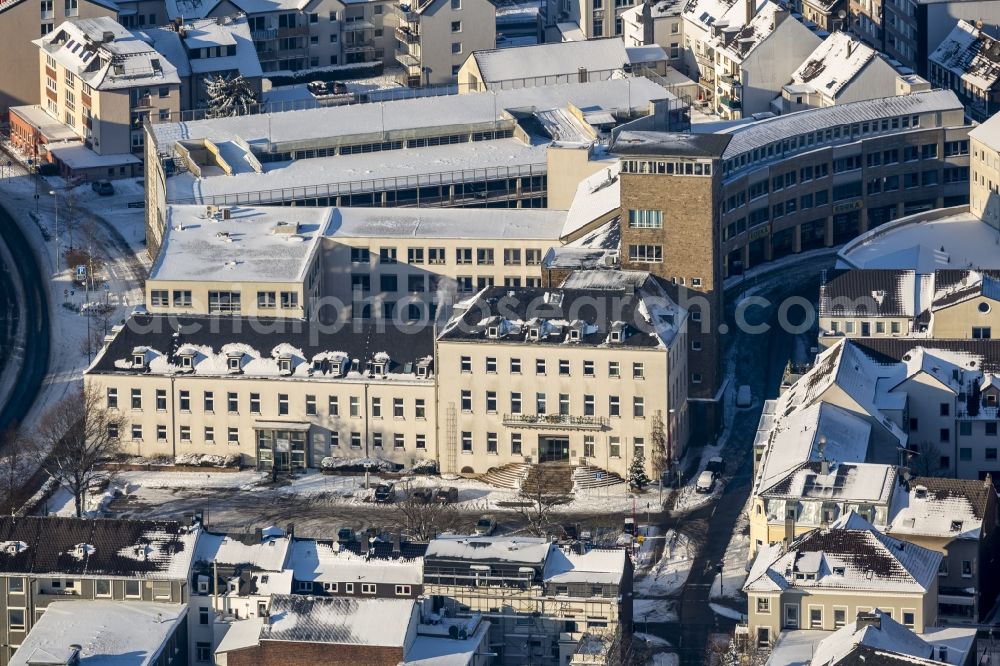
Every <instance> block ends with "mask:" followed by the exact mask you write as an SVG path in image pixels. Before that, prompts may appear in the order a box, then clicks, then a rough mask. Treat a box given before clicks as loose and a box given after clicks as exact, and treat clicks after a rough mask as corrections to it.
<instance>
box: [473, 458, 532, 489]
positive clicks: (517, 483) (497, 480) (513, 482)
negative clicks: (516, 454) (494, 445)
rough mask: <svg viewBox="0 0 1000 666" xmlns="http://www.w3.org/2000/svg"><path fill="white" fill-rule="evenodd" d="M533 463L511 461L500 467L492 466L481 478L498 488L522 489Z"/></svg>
mask: <svg viewBox="0 0 1000 666" xmlns="http://www.w3.org/2000/svg"><path fill="white" fill-rule="evenodd" d="M530 468H531V465H528V464H526V463H510V464H509V465H501V466H500V467H491V468H490V469H489V470H487V471H486V474H483V475H482V476H481V477H479V478H480V480H481V481H485V482H486V483H488V484H490V485H491V486H496V487H497V488H507V489H509V490H520V489H521V483H522V482H523V481H524V477H525V476H527V474H528V470H529V469H530Z"/></svg>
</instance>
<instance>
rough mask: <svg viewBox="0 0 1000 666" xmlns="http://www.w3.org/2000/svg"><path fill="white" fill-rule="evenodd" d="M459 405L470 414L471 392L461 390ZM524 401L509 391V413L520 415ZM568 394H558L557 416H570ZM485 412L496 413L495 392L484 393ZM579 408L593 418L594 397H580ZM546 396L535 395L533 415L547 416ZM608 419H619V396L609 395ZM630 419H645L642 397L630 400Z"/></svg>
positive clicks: (543, 394) (471, 410)
mask: <svg viewBox="0 0 1000 666" xmlns="http://www.w3.org/2000/svg"><path fill="white" fill-rule="evenodd" d="M459 399H460V403H459V404H460V405H461V409H462V412H464V413H467V414H471V413H472V412H473V411H474V410H473V398H472V391H471V390H468V389H462V390H461V392H460V395H459ZM523 403H524V399H523V397H522V394H521V392H520V391H511V393H510V403H509V404H510V413H511V414H522V413H524V412H523V408H524V404H523ZM570 403H571V399H570V394H569V393H560V394H559V401H558V404H559V412H558V413H559V414H560V415H561V416H569V414H570ZM485 406H486V412H487V413H489V414H495V413H497V392H496V391H486V402H485ZM581 407H582V414H583V416H595V415H596V407H595V397H594V396H593V395H591V394H585V395H583V396H582V397H581ZM548 413H549V411H548V396H547V394H545V393H541V392H539V393H535V414H537V415H539V416H544V415H546V414H548ZM607 415H608V416H609V417H620V416H621V415H622V413H621V396H617V395H611V396H608V414H607ZM632 417H633V418H637V419H642V418H646V400H645V398H643V397H642V396H633V398H632Z"/></svg>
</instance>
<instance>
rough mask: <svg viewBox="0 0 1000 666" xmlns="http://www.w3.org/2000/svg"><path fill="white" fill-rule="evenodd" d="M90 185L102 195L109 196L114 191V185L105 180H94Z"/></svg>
mask: <svg viewBox="0 0 1000 666" xmlns="http://www.w3.org/2000/svg"><path fill="white" fill-rule="evenodd" d="M90 187H91V188H92V189H93V190H94V191H95V192H97V193H98V194H99V195H101V196H102V197H110V196H111V195H112V194H114V193H115V186H114V185H112V184H111V183H109V182H108V181H106V180H95V181H94V182H93V183H91V184H90Z"/></svg>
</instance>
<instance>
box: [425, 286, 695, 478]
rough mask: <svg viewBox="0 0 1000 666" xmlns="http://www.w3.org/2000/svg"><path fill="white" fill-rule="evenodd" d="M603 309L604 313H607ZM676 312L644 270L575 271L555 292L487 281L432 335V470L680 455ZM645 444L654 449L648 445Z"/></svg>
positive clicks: (608, 465) (681, 369) (683, 437)
mask: <svg viewBox="0 0 1000 666" xmlns="http://www.w3.org/2000/svg"><path fill="white" fill-rule="evenodd" d="M612 313H614V314H612ZM686 315H687V313H686V312H684V311H683V310H682V309H680V308H678V307H677V306H676V305H675V304H674V302H673V301H672V300H671V299H670V298H669V297H668V295H667V292H666V290H665V289H664V287H663V286H662V284H661V283H660V282H659V281H658V280H657V279H656V278H654V277H652V276H650V275H649V274H648V273H639V272H618V271H580V272H576V273H574V274H573V275H571V276H570V277H569V278H568V279H567V280H566V281H565V282H564V283H563V285H562V286H561V287H560V288H557V289H528V288H507V287H493V288H488V289H486V290H485V291H483V292H481V293H480V294H478V295H477V296H476V297H475V298H474V299H471V300H469V301H468V302H463V303H460V304H459V305H458V306H456V312H455V315H454V316H453V317H452V319H451V320H450V321H449V322H448V324H447V325H446V326H445V327H444V328H443V330H442V332H441V334H440V336H439V337H438V341H437V357H438V358H440V359H441V360H440V363H439V364H438V365H439V368H438V373H439V377H440V380H439V385H440V388H439V391H438V411H439V417H438V418H439V420H441V422H443V423H444V422H447V423H453V424H455V425H454V426H453V427H449V428H448V429H447V431H445V432H444V433H442V435H443V438H442V439H440V440H439V443H438V446H439V455H440V461H441V469H442V470H444V471H454V472H462V473H478V472H483V471H486V469H487V468H490V467H497V466H501V465H504V464H507V463H510V462H532V463H535V462H550V461H555V462H566V463H571V464H574V465H590V466H595V467H599V468H602V469H605V470H607V471H609V472H613V473H616V474H618V475H619V476H622V477H623V478H624V477H625V476H626V475H627V470H628V467H629V464H630V463H631V462H632V459H633V458H634V457H635V456H636V455H640V454H641V455H642V456H643V457H644V459H645V461H646V466H647V469H648V470H649V471H650V472H654V471H655V470H654V469H653V467H652V465H651V462H652V458H653V455H654V453H658V454H659V455H661V456H663V457H664V458H665V459H666V460H672V459H679V458H680V457H681V455H682V454H683V452H684V450H685V448H686V445H687V441H688V430H689V427H690V426H689V418H690V417H689V415H688V408H687V371H686V361H687V319H686ZM654 447H655V448H659V449H661V450H659V451H654Z"/></svg>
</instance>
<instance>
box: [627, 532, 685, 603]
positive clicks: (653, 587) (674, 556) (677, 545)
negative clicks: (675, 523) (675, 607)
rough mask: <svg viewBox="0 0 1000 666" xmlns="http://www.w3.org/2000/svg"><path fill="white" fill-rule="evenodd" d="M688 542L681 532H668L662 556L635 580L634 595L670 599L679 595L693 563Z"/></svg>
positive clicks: (665, 536)
mask: <svg viewBox="0 0 1000 666" xmlns="http://www.w3.org/2000/svg"><path fill="white" fill-rule="evenodd" d="M694 556H695V553H694V551H693V549H692V548H691V543H690V540H689V539H688V537H687V536H685V535H684V534H683V533H681V532H677V531H675V530H669V531H667V533H666V534H665V535H664V544H663V556H662V557H661V558H660V560H659V561H658V562H657V563H656V564H655V565H654V566H653V567H652V568H651V569H650V570H649V571H647V572H646V574H645V575H644V576H642V577H641V578H639V579H638V580H636V582H635V585H634V590H635V594H636V595H637V596H639V597H671V596H676V595H678V594H680V592H681V590H682V589H683V587H684V583H685V581H687V579H688V575H690V573H691V565H692V564H693V562H694Z"/></svg>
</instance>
